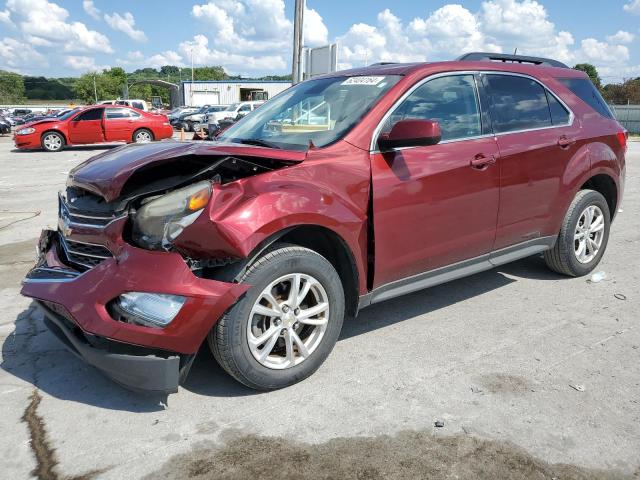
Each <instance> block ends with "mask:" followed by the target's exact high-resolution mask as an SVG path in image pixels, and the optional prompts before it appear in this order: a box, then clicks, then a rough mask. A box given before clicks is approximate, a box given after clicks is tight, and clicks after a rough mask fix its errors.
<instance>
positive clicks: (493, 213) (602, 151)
mask: <svg viewBox="0 0 640 480" xmlns="http://www.w3.org/2000/svg"><path fill="white" fill-rule="evenodd" d="M488 60H493V61H488ZM217 140H218V141H216V142H206V143H204V142H200V143H191V142H188V143H175V142H165V143H157V144H148V145H142V146H140V145H132V146H128V147H123V148H120V149H116V150H112V151H109V152H105V153H102V154H100V155H98V156H96V157H94V158H93V159H90V160H88V161H86V162H84V163H82V164H81V165H79V166H78V167H76V168H75V169H73V170H72V171H71V172H70V175H69V179H68V181H67V188H66V191H65V192H62V193H61V194H60V197H59V212H60V218H59V226H58V228H57V230H45V231H44V232H43V233H42V236H41V238H40V244H39V252H40V256H39V259H38V263H37V265H36V267H35V268H34V269H33V270H31V271H30V272H29V273H28V274H27V277H26V278H25V280H24V286H23V289H22V294H23V295H26V296H28V297H31V298H33V299H35V300H36V302H37V304H38V305H40V307H42V309H43V310H44V312H45V314H46V318H47V324H48V325H49V326H50V328H51V329H52V330H53V331H54V332H55V333H56V334H57V335H58V336H60V338H62V340H63V342H64V343H65V344H66V345H67V346H68V347H69V348H70V349H71V350H73V351H74V353H75V354H77V355H78V356H80V357H82V358H84V359H85V360H86V361H87V362H89V363H90V364H92V365H94V366H96V367H97V368H99V369H100V370H102V371H103V372H104V373H106V374H107V375H108V376H110V377H112V378H113V379H115V380H116V381H117V382H119V383H121V384H124V385H128V386H130V387H133V388H138V389H146V390H159V391H164V392H174V391H176V390H177V388H178V383H179V381H181V380H184V378H185V377H186V375H187V373H188V371H189V368H190V366H191V364H192V362H193V359H194V357H195V355H196V353H197V352H198V349H199V348H200V346H201V345H202V343H203V342H207V343H208V344H209V346H210V347H211V350H212V351H213V355H214V356H215V358H216V359H217V361H218V362H219V363H220V365H221V366H222V367H223V368H224V369H225V370H226V371H227V372H228V373H229V374H230V375H231V376H233V377H234V378H235V379H237V380H238V381H240V382H242V383H243V384H245V385H248V386H249V387H251V388H255V389H261V390H269V389H276V388H281V387H285V386H287V385H291V384H293V383H295V382H298V381H300V380H302V379H304V378H306V377H308V376H309V375H311V374H312V373H313V372H314V371H315V370H316V369H317V368H318V367H319V366H320V365H321V364H322V363H323V361H324V360H325V359H326V358H327V356H328V355H329V354H330V352H331V350H332V348H333V346H334V344H335V343H336V341H337V339H338V337H339V335H340V330H341V327H342V323H343V320H344V319H345V318H352V317H353V316H355V315H356V314H357V313H358V311H359V310H360V309H362V308H365V307H368V306H369V305H372V304H375V303H378V302H381V301H384V300H387V299H390V298H393V297H397V296H399V295H404V294H406V293H410V292H415V291H418V290H422V289H424V288H427V287H430V286H433V285H437V284H440V283H443V282H447V281H450V280H454V279H457V278H460V277H464V276H466V275H470V274H473V273H477V272H480V271H482V270H487V269H491V268H494V267H495V266H498V265H502V264H504V263H507V262H511V261H513V260H516V259H519V258H523V257H526V256H529V255H534V254H540V253H543V254H544V258H545V260H546V263H547V265H548V266H549V268H550V269H551V270H553V271H555V272H558V273H561V274H563V275H567V276H573V277H575V276H580V275H585V274H587V273H589V272H591V271H592V270H593V269H594V268H595V267H596V265H597V264H598V262H599V261H600V259H601V258H602V255H603V254H604V252H605V249H606V247H607V243H608V241H609V229H610V225H611V221H612V219H613V218H614V216H615V214H616V211H617V208H618V205H620V201H621V199H622V194H623V188H624V176H625V152H626V141H627V132H626V131H625V130H624V129H623V128H622V127H621V126H620V125H619V124H618V122H617V121H616V120H615V119H614V118H613V116H612V115H611V112H610V111H609V109H608V108H607V105H606V104H605V103H604V101H603V100H602V98H601V97H600V95H599V93H598V92H597V90H596V89H595V88H594V87H593V85H592V84H591V82H590V81H589V78H588V77H587V76H586V75H585V74H584V73H582V72H580V71H577V70H572V69H570V68H567V67H566V66H564V65H562V64H560V63H559V62H556V61H553V60H547V59H540V58H533V57H519V56H507V55H493V54H491V55H490V54H470V55H467V56H465V57H463V58H461V59H460V60H458V61H452V62H439V63H425V64H391V65H389V64H385V65H373V66H369V67H367V68H361V69H355V70H348V71H341V72H336V73H334V74H331V75H327V76H323V77H320V78H316V79H311V80H308V81H305V82H302V83H299V84H297V85H295V86H293V87H291V89H289V90H288V91H287V92H286V94H282V95H279V96H277V97H275V98H273V99H272V100H269V102H267V103H266V104H265V105H264V106H262V107H260V108H259V109H257V110H255V111H254V112H251V113H250V114H249V115H247V116H246V117H244V118H243V119H242V120H240V121H239V122H237V123H236V124H234V125H232V126H231V127H229V128H228V129H227V130H226V131H224V132H222V133H221V134H220V135H219V136H218V137H217ZM414 301H415V299H414ZM399 328H403V327H402V326H400V327H399ZM425 328H429V327H428V325H426V326H425ZM410 334H411V332H407V335H410ZM407 361H411V360H410V358H407Z"/></svg>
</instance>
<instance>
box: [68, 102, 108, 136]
mask: <svg viewBox="0 0 640 480" xmlns="http://www.w3.org/2000/svg"><path fill="white" fill-rule="evenodd" d="M103 113H104V108H92V109H89V110H85V111H83V112H82V113H80V114H78V115H76V116H75V117H74V118H73V119H72V120H71V121H70V122H69V138H70V140H71V143H76V144H81V143H98V142H104V134H103V130H102V114H103Z"/></svg>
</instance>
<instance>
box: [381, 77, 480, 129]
mask: <svg viewBox="0 0 640 480" xmlns="http://www.w3.org/2000/svg"><path fill="white" fill-rule="evenodd" d="M406 119H420V120H434V121H436V122H438V123H439V124H440V130H441V132H442V140H443V141H444V140H456V139H460V138H467V137H475V136H478V135H481V133H482V123H481V121H480V106H479V103H478V96H477V94H476V86H475V81H474V79H473V75H451V76H447V77H439V78H434V79H433V80H429V81H427V82H426V83H425V84H424V85H421V86H420V87H418V88H417V89H416V90H415V91H414V92H413V93H412V94H411V95H409V96H408V97H407V98H406V99H405V100H404V101H403V102H402V103H401V104H400V105H399V106H398V107H397V108H396V109H395V110H394V111H393V113H392V114H391V116H390V117H389V118H388V119H387V120H386V121H385V124H384V126H383V127H382V131H381V133H387V132H389V131H390V130H391V128H392V127H393V125H395V124H396V122H398V121H400V120H406Z"/></svg>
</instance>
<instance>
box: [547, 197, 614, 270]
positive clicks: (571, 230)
mask: <svg viewBox="0 0 640 480" xmlns="http://www.w3.org/2000/svg"><path fill="white" fill-rule="evenodd" d="M610 227H611V215H610V213H609V205H608V204H607V201H606V200H605V198H604V197H603V196H602V194H600V193H599V192H596V191H595V190H580V191H579V192H578V193H577V194H576V196H575V198H574V199H573V202H571V205H570V206H569V209H568V210H567V214H566V216H565V218H564V221H563V222H562V227H561V229H560V233H559V234H558V239H557V240H556V244H555V245H554V247H553V248H552V249H551V250H547V251H546V252H545V253H544V259H545V262H546V263H547V266H548V267H549V268H550V269H551V270H553V271H555V272H558V273H561V274H563V275H568V276H571V277H580V276H582V275H586V274H588V273H589V272H591V271H592V270H593V269H594V268H596V266H597V265H598V263H599V262H600V259H601V258H602V255H604V251H605V249H606V248H607V242H608V241H609V228H610Z"/></svg>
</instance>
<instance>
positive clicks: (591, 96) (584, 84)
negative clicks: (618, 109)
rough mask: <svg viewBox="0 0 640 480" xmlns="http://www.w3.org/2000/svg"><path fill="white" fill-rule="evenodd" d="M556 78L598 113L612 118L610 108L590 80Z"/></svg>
mask: <svg viewBox="0 0 640 480" xmlns="http://www.w3.org/2000/svg"><path fill="white" fill-rule="evenodd" d="M558 80H559V81H560V82H561V83H562V84H563V85H564V86H565V87H567V88H568V89H569V90H571V91H572V92H573V94H574V95H576V96H577V97H579V98H580V100H582V101H583V102H585V103H586V104H587V105H589V106H590V107H591V108H593V109H594V110H595V111H596V112H598V113H599V114H600V115H602V116H603V117H606V118H611V119H613V114H612V113H611V110H609V107H608V106H607V103H606V102H605V101H604V99H603V98H602V96H601V95H600V92H598V90H597V89H596V87H595V86H594V85H593V83H591V80H589V79H587V78H559V79H558Z"/></svg>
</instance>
